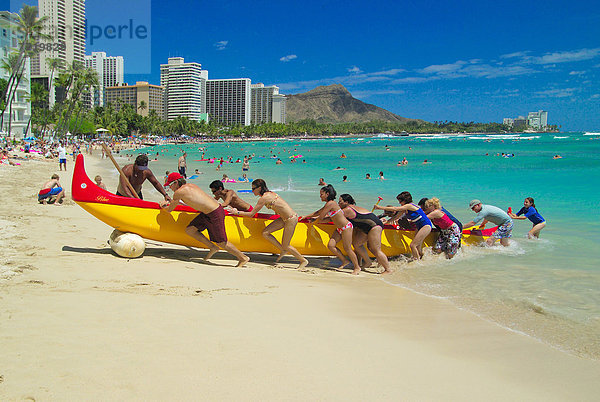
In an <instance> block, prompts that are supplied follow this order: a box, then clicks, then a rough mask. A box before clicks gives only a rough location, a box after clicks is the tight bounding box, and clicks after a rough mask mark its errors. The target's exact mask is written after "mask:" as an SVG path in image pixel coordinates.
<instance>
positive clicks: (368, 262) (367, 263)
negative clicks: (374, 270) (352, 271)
mask: <svg viewBox="0 0 600 402" xmlns="http://www.w3.org/2000/svg"><path fill="white" fill-rule="evenodd" d="M371 265H373V261H372V260H363V263H362V264H361V265H360V267H361V268H369V267H370V266H371Z"/></svg>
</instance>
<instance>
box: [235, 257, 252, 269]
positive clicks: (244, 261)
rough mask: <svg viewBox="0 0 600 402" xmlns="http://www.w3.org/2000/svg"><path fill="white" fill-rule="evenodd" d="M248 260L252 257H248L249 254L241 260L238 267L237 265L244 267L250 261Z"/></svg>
mask: <svg viewBox="0 0 600 402" xmlns="http://www.w3.org/2000/svg"><path fill="white" fill-rule="evenodd" d="M248 261H250V257H248V256H247V255H245V256H244V258H243V259H241V260H239V262H238V264H237V265H236V268H237V267H244V266H246V264H247V263H248Z"/></svg>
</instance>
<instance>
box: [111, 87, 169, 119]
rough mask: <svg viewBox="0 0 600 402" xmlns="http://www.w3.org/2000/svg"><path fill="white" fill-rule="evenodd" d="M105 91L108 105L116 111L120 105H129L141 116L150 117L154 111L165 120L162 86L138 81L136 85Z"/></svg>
mask: <svg viewBox="0 0 600 402" xmlns="http://www.w3.org/2000/svg"><path fill="white" fill-rule="evenodd" d="M105 91H106V92H105V94H106V103H107V104H108V103H110V104H112V105H113V107H114V108H115V110H119V104H120V103H122V104H129V105H131V106H133V108H134V109H135V110H136V112H137V114H139V115H142V116H148V114H149V113H150V111H151V110H154V111H156V114H158V115H159V116H160V118H161V119H163V118H164V115H165V111H164V109H165V105H164V102H165V96H164V95H165V89H164V88H163V87H161V86H158V85H152V84H148V83H147V82H145V81H138V82H136V83H135V85H119V86H113V87H106V89H105ZM119 101H120V102H119Z"/></svg>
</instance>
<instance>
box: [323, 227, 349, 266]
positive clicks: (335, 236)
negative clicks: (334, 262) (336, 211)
mask: <svg viewBox="0 0 600 402" xmlns="http://www.w3.org/2000/svg"><path fill="white" fill-rule="evenodd" d="M341 238H342V236H341V235H340V234H339V233H338V231H337V230H336V231H334V232H333V233H332V235H331V237H330V238H329V242H328V243H327V248H328V249H329V251H331V252H332V253H333V254H335V255H336V257H337V258H339V259H340V261H342V265H341V266H340V268H344V267H345V266H346V265H348V264H350V261H348V259H347V258H346V256H345V255H344V254H342V252H341V251H340V249H339V248H337V247H336V245H337V244H338V242H339V241H340V240H341Z"/></svg>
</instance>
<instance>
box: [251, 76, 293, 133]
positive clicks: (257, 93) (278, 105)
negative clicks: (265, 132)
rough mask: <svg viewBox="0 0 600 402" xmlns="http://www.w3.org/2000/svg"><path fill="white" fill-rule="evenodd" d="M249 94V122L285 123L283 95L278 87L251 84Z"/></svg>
mask: <svg viewBox="0 0 600 402" xmlns="http://www.w3.org/2000/svg"><path fill="white" fill-rule="evenodd" d="M250 94H251V95H250V99H251V101H250V123H252V124H264V123H285V96H284V95H280V94H279V87H277V86H275V85H271V86H268V87H265V86H264V85H263V84H261V83H258V84H252V85H251V86H250Z"/></svg>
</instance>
